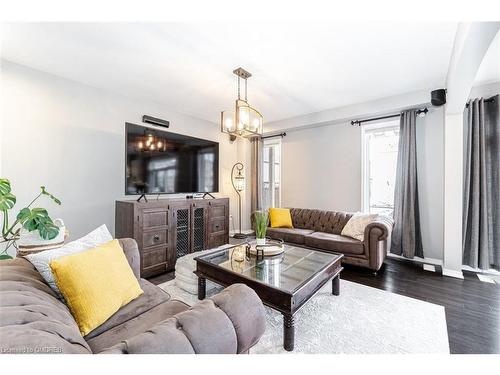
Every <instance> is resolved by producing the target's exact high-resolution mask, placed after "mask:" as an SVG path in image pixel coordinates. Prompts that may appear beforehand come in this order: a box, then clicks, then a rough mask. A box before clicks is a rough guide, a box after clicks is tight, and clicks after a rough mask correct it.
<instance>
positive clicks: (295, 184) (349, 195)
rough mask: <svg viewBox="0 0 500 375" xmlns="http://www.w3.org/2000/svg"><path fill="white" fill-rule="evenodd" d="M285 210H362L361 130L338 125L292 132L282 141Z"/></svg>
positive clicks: (346, 125)
mask: <svg viewBox="0 0 500 375" xmlns="http://www.w3.org/2000/svg"><path fill="white" fill-rule="evenodd" d="M281 179H282V190H281V193H282V199H281V204H282V206H283V207H300V208H320V209H325V210H339V211H341V210H345V211H357V210H359V209H360V208H361V130H360V128H359V127H358V126H351V125H348V124H339V125H331V126H322V127H316V128H313V129H305V130H298V131H291V132H288V133H287V136H286V137H284V138H283V140H282V172H281Z"/></svg>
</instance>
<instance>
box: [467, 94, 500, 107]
mask: <svg viewBox="0 0 500 375" xmlns="http://www.w3.org/2000/svg"><path fill="white" fill-rule="evenodd" d="M484 102H485V103H495V97H492V98H489V99H484ZM465 108H469V103H467V104H466V105H465Z"/></svg>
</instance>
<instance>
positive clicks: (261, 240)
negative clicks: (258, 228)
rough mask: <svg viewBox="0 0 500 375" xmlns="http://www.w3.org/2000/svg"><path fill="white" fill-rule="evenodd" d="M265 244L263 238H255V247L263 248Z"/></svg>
mask: <svg viewBox="0 0 500 375" xmlns="http://www.w3.org/2000/svg"><path fill="white" fill-rule="evenodd" d="M265 244H266V239H265V238H257V246H263V245H265Z"/></svg>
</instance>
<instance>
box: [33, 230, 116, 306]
mask: <svg viewBox="0 0 500 375" xmlns="http://www.w3.org/2000/svg"><path fill="white" fill-rule="evenodd" d="M112 239H113V236H111V233H109V230H108V228H107V227H106V225H101V226H100V227H99V228H97V229H95V230H93V231H92V232H90V233H89V234H87V235H86V236H83V237H82V238H80V239H78V240H76V241H72V242H68V243H67V244H65V245H64V246H62V247H59V248H57V249H52V250H46V251H42V252H40V253H37V254H30V255H26V256H25V258H26V259H28V260H29V261H30V262H31V263H32V264H33V266H35V268H36V269H37V270H38V272H40V275H42V277H43V278H44V279H45V281H46V282H47V284H49V286H50V287H51V288H52V290H54V292H56V294H57V295H58V296H59V298H60V299H62V298H63V297H62V295H61V292H60V291H59V288H58V287H57V285H56V282H55V280H54V275H53V274H52V270H51V269H50V265H49V264H50V262H52V261H53V260H54V259H57V258H59V257H61V256H63V255H70V254H76V253H79V252H82V251H84V250H88V249H92V248H94V247H96V246H99V245H102V244H104V243H106V242H109V241H111V240H112Z"/></svg>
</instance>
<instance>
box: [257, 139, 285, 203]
mask: <svg viewBox="0 0 500 375" xmlns="http://www.w3.org/2000/svg"><path fill="white" fill-rule="evenodd" d="M263 154H264V157H263V163H262V187H261V189H262V209H263V210H267V209H268V208H269V207H278V206H279V204H280V175H281V165H280V159H281V144H280V143H277V142H276V140H271V141H270V142H266V141H264V147H263Z"/></svg>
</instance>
